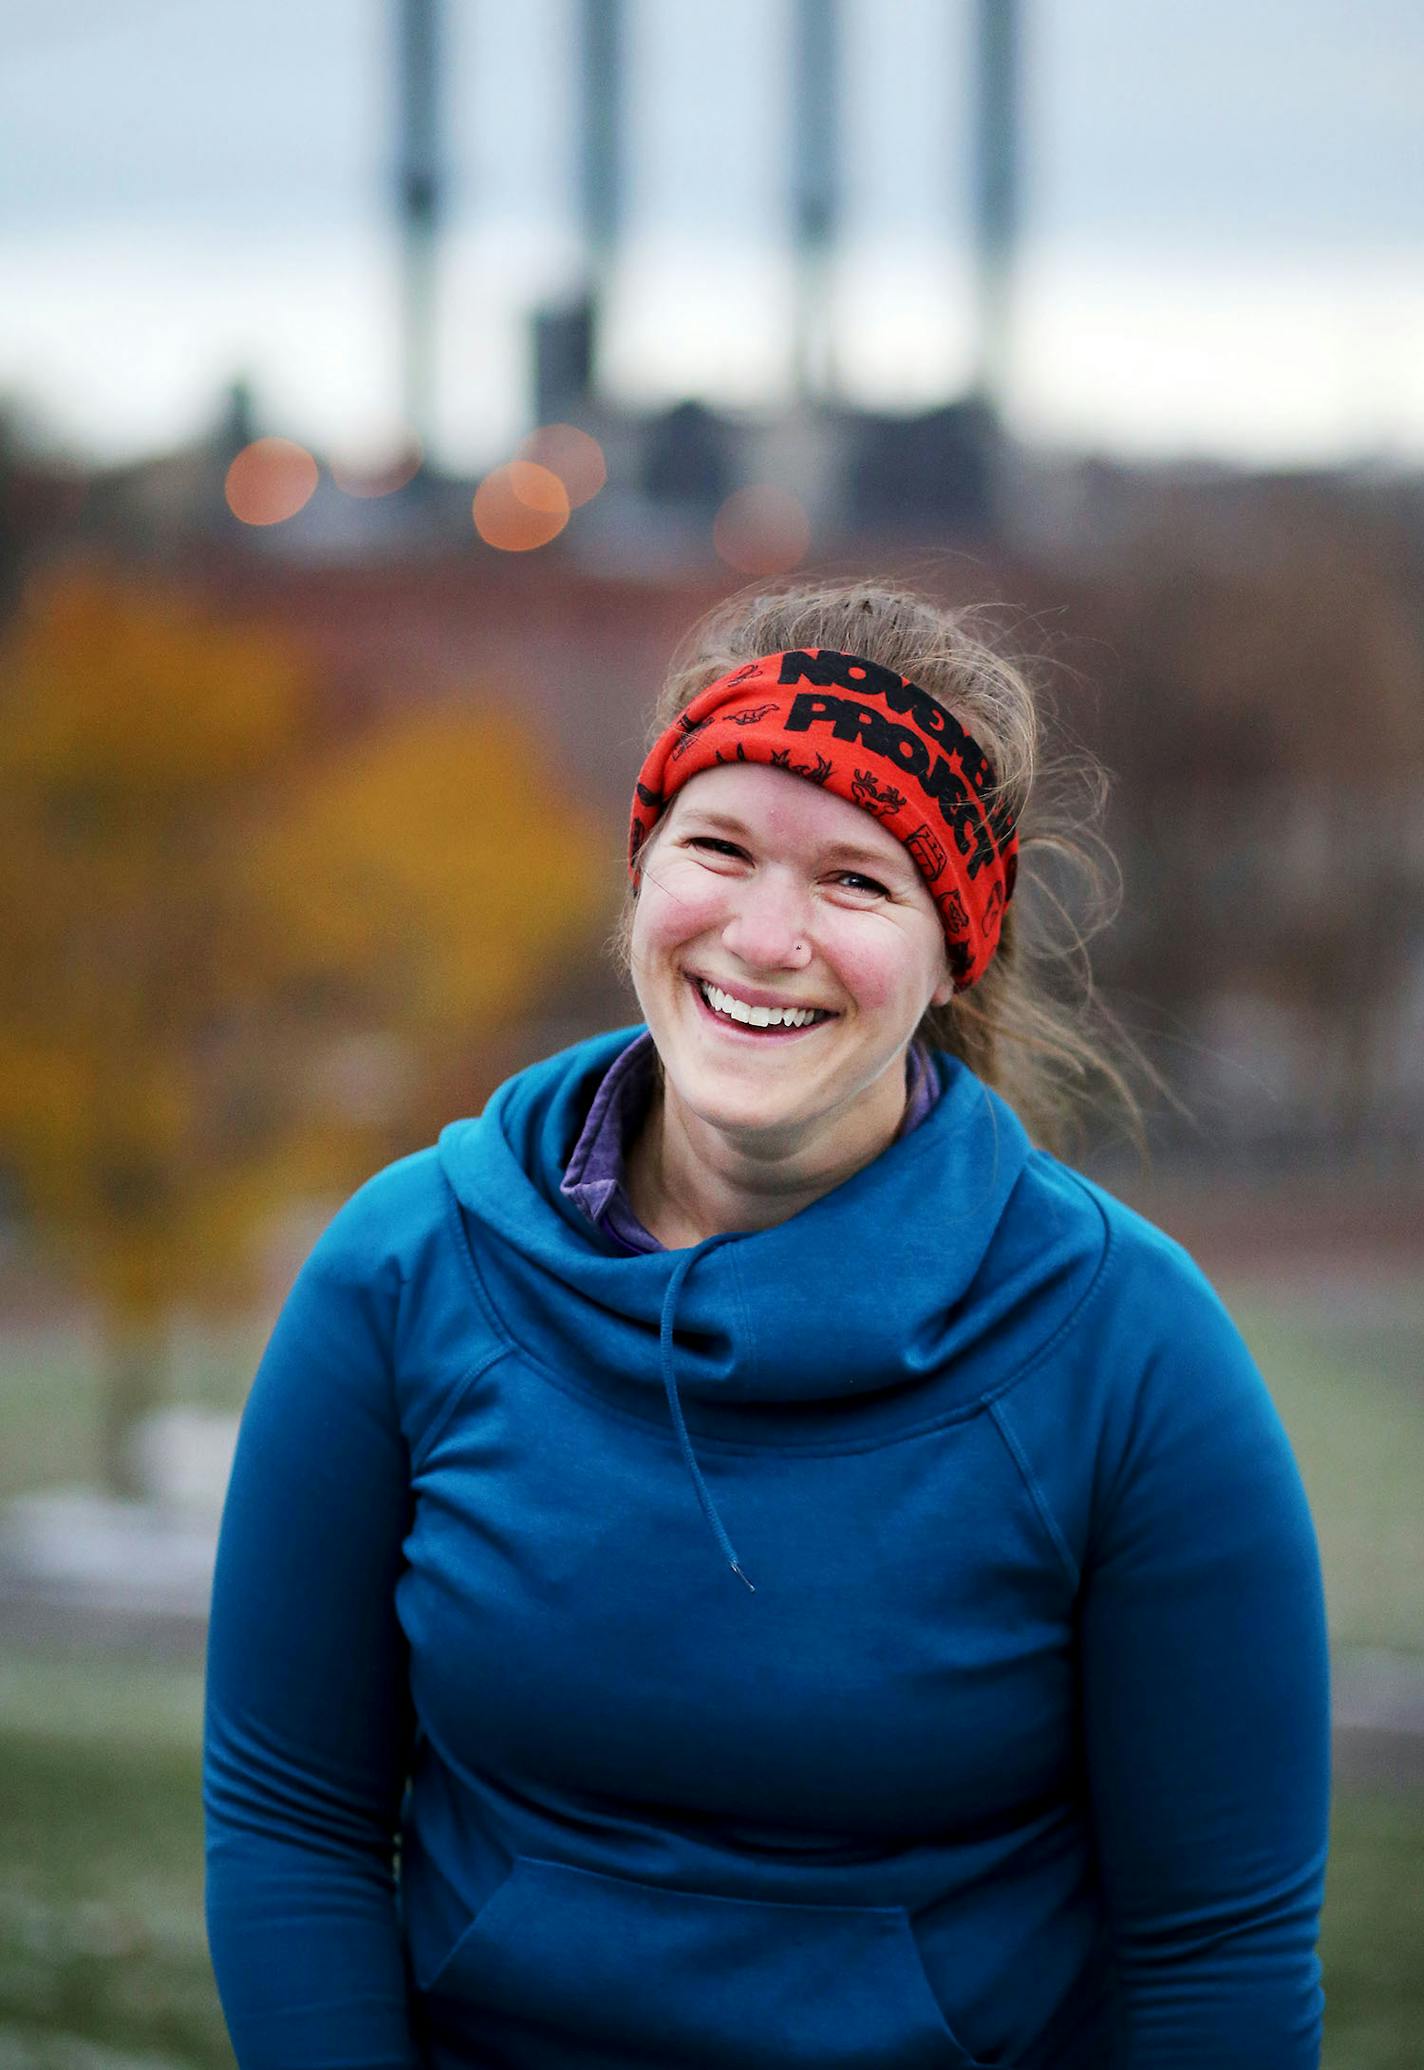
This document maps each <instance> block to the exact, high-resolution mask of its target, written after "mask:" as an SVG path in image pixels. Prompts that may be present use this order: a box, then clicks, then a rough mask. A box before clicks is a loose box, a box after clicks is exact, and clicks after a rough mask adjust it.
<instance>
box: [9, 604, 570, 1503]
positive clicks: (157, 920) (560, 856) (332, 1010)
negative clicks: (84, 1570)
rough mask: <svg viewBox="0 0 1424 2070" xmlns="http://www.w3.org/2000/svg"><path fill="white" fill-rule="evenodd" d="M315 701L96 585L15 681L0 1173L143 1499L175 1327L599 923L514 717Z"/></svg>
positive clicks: (58, 621)
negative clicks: (390, 713)
mask: <svg viewBox="0 0 1424 2070" xmlns="http://www.w3.org/2000/svg"><path fill="white" fill-rule="evenodd" d="M310 689H311V685H310V680H309V670H308V668H307V665H306V664H305V662H304V661H303V658H302V656H301V655H300V653H299V651H298V650H297V649H296V648H295V646H294V645H293V644H292V643H291V642H290V641H288V640H285V639H283V638H280V637H277V636H275V635H274V634H273V633H272V632H271V631H270V630H269V629H266V628H261V627H253V626H241V625H232V624H228V623H223V622H221V621H219V620H217V619H216V618H215V617H214V616H213V614H212V613H211V611H210V610H209V609H207V608H205V607H203V606H202V605H200V604H199V603H197V602H195V601H193V600H191V599H188V598H186V597H184V596H182V595H179V594H176V593H174V592H172V591H170V590H165V589H163V588H162V587H159V586H155V585H152V584H150V583H147V582H140V581H139V580H137V579H136V578H134V577H132V576H122V575H119V574H116V573H113V572H105V571H101V570H94V569H71V570H67V571H64V572H61V573H58V574H55V575H53V576H51V577H49V578H47V579H46V580H44V581H43V582H41V583H39V584H37V585H36V586H34V587H33V588H32V590H31V591H30V592H29V594H28V595H27V596H26V598H25V600H24V604H23V608H22V610H21V613H20V615H19V617H18V619H17V621H16V622H15V624H14V625H13V627H12V628H11V631H10V633H9V636H8V639H7V641H6V642H5V646H4V650H3V652H0V1163H3V1164H4V1166H6V1167H7V1168H8V1170H9V1172H10V1174H11V1177H12V1180H13V1181H14V1183H15V1186H16V1190H17V1191H18V1194H19V1198H20V1200H21V1203H22V1207H23V1210H24V1211H25V1212H26V1213H27V1215H28V1216H29V1218H30V1220H31V1221H32V1223H33V1225H34V1227H35V1229H36V1231H37V1232H39V1233H41V1234H42V1235H43V1236H45V1237H46V1238H47V1239H48V1240H49V1242H50V1243H51V1245H52V1246H53V1247H54V1248H55V1250H56V1251H58V1252H59V1253H60V1254H61V1255H62V1256H63V1257H64V1258H65V1260H66V1261H67V1263H68V1264H69V1266H70V1268H71V1269H72V1271H73V1272H74V1273H75V1275H76V1276H77V1278H78V1279H79V1280H80V1281H81V1282H82V1283H83V1284H84V1285H85V1286H86V1287H87V1289H88V1290H89V1292H90V1293H91V1294H92V1296H93V1297H94V1298H95V1299H96V1300H97V1302H98V1303H99V1306H100V1309H101V1312H102V1315H103V1317H104V1323H105V1338H106V1345H107V1355H106V1380H107V1385H106V1389H105V1395H104V1400H105V1423H104V1430H103V1432H102V1436H101V1456H102V1461H103V1467H104V1472H105V1475H106V1478H107V1480H108V1482H109V1484H110V1485H111V1486H112V1487H113V1488H115V1489H116V1490H119V1491H122V1490H124V1489H125V1488H126V1487H127V1486H128V1485H129V1475H130V1466H129V1447H128V1444H127V1438H128V1433H129V1432H130V1430H131V1428H132V1426H133V1423H134V1421H135V1419H136V1418H137V1417H138V1416H140V1415H141V1414H142V1413H143V1412H144V1411H145V1410H146V1409H148V1408H149V1407H150V1406H152V1405H153V1404H154V1403H155V1401H156V1400H157V1399H159V1397H160V1394H161V1391H162V1389H163V1387H164V1386H165V1384H166V1381H165V1376H164V1370H163V1364H164V1361H163V1346H164V1342H165V1339H166V1335H167V1323H168V1318H169V1316H170V1314H171V1311H172V1309H173V1308H174V1306H175V1305H176V1304H178V1303H179V1302H199V1303H202V1302H204V1301H207V1300H209V1299H211V1298H213V1297H214V1296H216V1295H217V1294H219V1293H226V1294H231V1293H232V1292H233V1291H234V1290H235V1289H237V1288H240V1287H241V1285H242V1284H243V1267H244V1264H245V1260H246V1256H247V1252H248V1248H249V1239H250V1238H251V1237H252V1235H253V1234H254V1233H255V1232H256V1231H257V1230H258V1229H259V1228H260V1227H261V1225H262V1223H263V1222H264V1221H265V1219H266V1217H267V1215H268V1214H269V1213H270V1211H271V1209H272V1207H273V1205H274V1204H275V1203H276V1202H278V1201H280V1200H281V1199H282V1198H283V1197H290V1195H291V1194H292V1193H294V1192H300V1191H302V1190H309V1189H312V1188H326V1187H331V1186H339V1185H341V1184H343V1183H346V1182H348V1181H349V1180H350V1179H351V1178H353V1177H356V1176H359V1175H360V1171H361V1169H362V1168H363V1160H366V1159H368V1158H369V1157H370V1156H371V1154H372V1152H373V1149H374V1150H379V1149H380V1148H381V1147H383V1146H384V1145H385V1144H386V1143H387V1142H388V1140H389V1139H390V1138H391V1137H392V1135H395V1136H399V1134H400V1126H401V1113H402V1111H404V1112H406V1113H407V1118H408V1116H409V1112H410V1111H412V1110H418V1108H419V1105H420V1097H419V1095H420V1087H421V1085H422V1082H423V1081H424V1080H425V1079H426V1077H427V1076H435V1077H440V1076H441V1075H442V1074H443V1075H444V1076H446V1077H448V1075H449V1072H450V1057H451V1054H452V1052H454V1053H458V1052H459V1051H460V1050H461V1049H462V1048H467V1047H468V1045H470V1044H471V1043H473V1042H477V1041H478V1039H479V1037H480V1035H481V1033H482V1032H485V1031H488V1030H490V1029H492V1028H495V1027H497V1026H498V1025H499V1024H500V1023H501V1022H503V1021H506V1020H507V1019H509V1018H510V1017H512V1016H513V1015H515V1014H516V1013H517V1012H519V1011H520V1010H521V1009H522V1008H525V1007H526V1006H527V1005H528V1003H529V1002H530V1001H531V1000H532V999H533V998H534V997H535V996H536V995H537V994H538V992H539V991H540V990H542V989H545V988H547V986H548V984H549V981H550V978H551V976H555V975H557V973H558V970H559V967H560V963H561V960H562V959H564V958H566V957H569V956H573V955H576V954H578V953H579V952H580V951H581V949H582V947H583V946H584V945H585V944H586V943H587V942H588V940H589V938H590V934H591V922H592V920H593V919H594V916H595V914H596V912H597V909H598V905H599V900H598V898H597V895H596V892H595V890H594V886H595V885H596V882H597V874H598V873H597V871H596V869H595V868H594V867H593V857H594V855H595V853H596V843H595V840H594V836H593V833H592V831H591V829H590V826H589V824H588V821H587V819H586V817H585V816H584V815H583V814H582V813H581V812H580V811H579V810H578V809H577V807H576V806H575V805H574V804H573V803H572V802H570V801H568V800H566V799H563V798H561V797H560V795H559V793H558V790H557V786H556V784H555V781H554V779H553V777H552V775H551V774H550V772H549V771H548V770H547V769H546V768H545V767H544V766H543V763H542V760H541V756H540V752H539V748H538V745H537V743H536V742H535V741H534V740H533V739H531V738H530V737H529V735H528V733H527V730H526V729H525V728H524V727H523V725H522V724H521V723H520V722H519V721H517V720H516V719H515V718H514V717H513V716H512V715H509V714H504V713H499V712H496V711H492V710H490V709H488V708H484V707H480V706H478V705H475V704H472V703H466V702H463V701H462V702H459V703H451V704H439V705H432V706H424V707H416V708H413V709H408V710H406V711H405V712H404V713H403V714H402V715H401V716H399V717H397V718H395V719H393V720H380V721H375V722H372V723H370V724H369V725H367V726H366V727H364V728H363V729H362V730H361V731H360V732H357V733H354V734H347V735H345V736H343V737H337V738H335V739H328V738H326V737H325V736H324V735H323V733H322V731H321V729H320V728H319V727H318V726H317V725H316V724H315V721H314V715H313V701H312V698H311V695H310ZM531 800H533V801H536V802H534V803H532V804H531ZM550 814H552V815H553V819H554V820H555V821H556V822H557V825H558V829H559V833H558V838H557V839H555V840H551V839H548V838H546V832H547V825H548V815H550ZM541 827H542V829H543V831H541ZM373 1070H375V1071H376V1072H377V1074H378V1075H379V1074H380V1073H381V1072H382V1071H383V1072H384V1074H385V1080H386V1083H385V1085H384V1088H383V1090H382V1092H381V1097H380V1099H378V1100H375V1101H373V1100H372V1098H371V1096H370V1093H371V1077H372V1072H373Z"/></svg>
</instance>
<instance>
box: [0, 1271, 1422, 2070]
mask: <svg viewBox="0 0 1424 2070" xmlns="http://www.w3.org/2000/svg"><path fill="white" fill-rule="evenodd" d="M1233 1306H1234V1309H1235V1312H1236V1313H1237V1315H1238V1317H1239V1319H1240V1320H1241V1322H1242V1325H1243V1327H1244V1329H1245V1331H1246V1334H1247V1336H1248V1338H1249V1339H1250V1341H1251V1343H1252V1345H1253V1348H1254V1349H1255V1350H1256V1353H1257V1355H1258V1357H1259V1359H1260V1361H1261V1365H1262V1369H1263V1371H1264V1372H1265V1374H1266V1377H1267V1379H1268V1381H1269V1383H1270V1386H1271V1389H1272V1392H1273V1394H1274V1395H1275V1398H1276V1401H1277V1403H1278V1405H1279V1407H1280V1409H1281V1413H1282V1415H1283V1417H1284V1418H1285V1422H1286V1426H1287V1428H1288V1430H1289V1431H1290V1433H1291V1437H1292V1439H1293V1442H1294V1444H1295V1448H1296V1452H1297V1455H1298V1457H1299V1458H1300V1461H1301V1465H1302V1469H1303V1471H1304V1474H1305V1479H1306V1483H1307V1486H1308V1488H1309V1491H1310V1496H1311V1501H1312V1504H1313V1506H1314V1509H1315V1514H1316V1519H1317V1523H1318V1526H1319V1530H1320V1536H1321V1545H1322V1551H1323V1554H1324V1560H1325V1569H1326V1580H1327V1589H1328V1593H1329V1597H1330V1606H1331V1616H1332V1624H1333V1628H1334V1634H1335V1640H1336V1643H1337V1645H1342V1646H1361V1647H1374V1648H1388V1649H1391V1650H1394V1651H1401V1652H1406V1653H1412V1654H1416V1655H1420V1656H1424V1634H1421V1629H1420V1602H1419V1590H1418V1579H1417V1577H1418V1576H1419V1574H1420V1572H1421V1570H1422V1569H1424V1518H1421V1515H1420V1505H1419V1503H1418V1499H1417V1491H1418V1489H1419V1488H1420V1486H1421V1485H1424V1296H1420V1295H1418V1294H1387V1293H1384V1292H1369V1293H1365V1292H1363V1291H1359V1292H1352V1293H1342V1292H1340V1291H1339V1290H1334V1291H1330V1290H1314V1291H1311V1290H1301V1291H1297V1292H1294V1293H1292V1294H1291V1295H1290V1296H1289V1297H1283V1296H1282V1297H1277V1296H1274V1295H1273V1296H1270V1297H1267V1296H1265V1295H1263V1294H1261V1293H1260V1292H1259V1291H1258V1292H1256V1293H1254V1294H1249V1295H1248V1294H1247V1293H1245V1292H1244V1291H1243V1292H1242V1293H1241V1295H1240V1296H1239V1298H1237V1299H1236V1300H1235V1301H1234V1302H1233ZM247 1355H248V1354H247V1351H246V1349H245V1348H244V1349H241V1350H239V1349H238V1348H237V1347H234V1346H226V1347H209V1348H208V1349H207V1350H206V1351H205V1352H203V1353H202V1354H201V1355H195V1354H194V1352H193V1349H192V1347H190V1348H189V1355H188V1357H187V1358H186V1359H185V1373H184V1381H183V1386H184V1392H185V1394H186V1395H187V1396H188V1397H189V1398H197V1399H205V1400H223V1399H229V1398H236V1397H237V1396H238V1395H239V1394H240V1391H241V1387H242V1385H243V1383H244V1377H245V1362H246V1358H247ZM4 1371H5V1380H4V1382H3V1384H0V1462H3V1468H0V1472H2V1473H3V1480H0V1493H3V1492H11V1491H15V1490H18V1489H21V1488H31V1487H35V1486H38V1485H41V1484H43V1483H45V1482H55V1481H62V1480H69V1479H74V1478H78V1477H80V1476H82V1474H83V1473H84V1471H85V1470H86V1467H87V1464H88V1462H89V1461H90V1460H91V1459H92V1456H93V1444H92V1431H93V1413H92V1411H93V1379H92V1352H91V1347H90V1346H89V1345H88V1343H87V1342H86V1340H85V1339H84V1338H83V1337H82V1336H81V1335H80V1334H78V1333H61V1332H54V1333H49V1332H46V1333H38V1332H35V1333H31V1334H30V1335H29V1336H27V1337H25V1338H23V1339H21V1338H17V1339H15V1340H14V1342H13V1343H12V1344H11V1345H10V1346H9V1348H8V1355H7V1356H6V1358H5V1360H4ZM200 1706H201V1686H200V1679H199V1675H198V1672H197V1670H196V1669H195V1668H194V1667H192V1666H190V1665H189V1666H179V1665H174V1664H164V1663H156V1662H139V1661H122V1660H103V1661H99V1660H92V1661H91V1660H73V1659H59V1658H42V1657H39V1656H35V1655H24V1656H15V1655H11V1656H9V1657H6V1656H5V1655H3V1654H0V1775H3V1777H4V1787H3V1791H0V2064H3V2066H4V2070H209V2066H212V2070H217V2066H221V2065H226V2066H229V2070H230V2066H231V2062H232V2058H231V2055H230V2052H229V2051H228V2048H227V2044H226V2041H225V2039H224V2035H223V2028H222V2020H221V2016H220V2014H219V2012H218V2009H217V2003H216V1998H215V1995H214V1991H213V1986H212V1980H211V1975H210V1972H209V1970H208V1966H207V1958H206V1952H205V1948H204V1940H203V1927H202V1866H201V1818H200V1809H199V1795H198V1754H197V1747H198V1732H199V1719H200ZM1422 1879H1424V1786H1415V1785H1409V1786H1404V1785H1401V1784H1398V1783H1395V1784H1388V1783H1385V1782H1383V1781H1382V1782H1380V1783H1379V1784H1377V1785H1374V1786H1370V1787H1363V1786H1361V1785H1360V1784H1359V1783H1352V1784H1351V1786H1350V1787H1349V1788H1348V1789H1345V1788H1341V1789H1340V1790H1339V1791H1338V1792H1337V1797H1336V1807H1335V1825H1334V1845H1333V1850H1332V1856H1331V1871H1330V1882H1329V1890H1328V1898H1327V1906H1326V1916H1325V1925H1324V1932H1323V1937H1322V1956H1323V1960H1324V1964H1325V1978H1326V1989H1327V1995H1328V2004H1329V2009H1328V2015H1327V2044H1326V2055H1325V2064H1326V2070H1417V2066H1418V2065H1419V2063H1420V2062H1421V2060H1424V2043H1421V2034H1424V1962H1421V1961H1420V1947H1421V1944H1424V1933H1421V1926H1424V1905H1421V1901H1420V1897H1419V1892H1420V1888H1421V1880H1422Z"/></svg>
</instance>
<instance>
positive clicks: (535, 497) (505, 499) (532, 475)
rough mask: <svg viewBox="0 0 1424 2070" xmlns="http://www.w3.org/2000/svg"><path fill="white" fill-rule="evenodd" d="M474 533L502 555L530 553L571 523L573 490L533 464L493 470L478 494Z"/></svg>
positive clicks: (521, 462) (515, 462)
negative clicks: (570, 497) (571, 494)
mask: <svg viewBox="0 0 1424 2070" xmlns="http://www.w3.org/2000/svg"><path fill="white" fill-rule="evenodd" d="M474 517H475V530H476V531H477V532H478V533H479V535H480V537H481V539H483V540H484V542H485V545H486V546H497V547H498V548H499V549H500V551H501V553H529V552H530V551H531V550H532V549H533V548H534V547H536V546H547V545H548V544H549V541H550V540H551V539H557V538H558V536H559V534H560V532H562V531H563V529H564V526H565V525H566V524H567V523H568V521H569V492H568V490H567V489H566V488H565V487H564V485H563V483H562V482H561V481H560V479H559V477H558V476H557V475H556V474H555V473H553V471H552V470H551V469H550V468H547V467H541V466H540V465H539V464H538V462H537V461H534V460H511V461H510V462H509V463H508V464H507V466H504V467H495V468H492V469H491V470H490V472H489V473H488V474H487V475H486V476H485V478H484V480H483V481H482V482H481V483H480V485H479V487H478V488H477V489H476V491H475V502H474Z"/></svg>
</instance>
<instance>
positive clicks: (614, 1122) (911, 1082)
mask: <svg viewBox="0 0 1424 2070" xmlns="http://www.w3.org/2000/svg"><path fill="white" fill-rule="evenodd" d="M656 1068H657V1051H656V1050H655V1049H654V1047H653V1038H652V1036H651V1035H649V1034H647V1033H646V1032H645V1033H643V1034H642V1035H636V1036H635V1037H634V1038H633V1040H632V1041H631V1042H630V1043H629V1044H628V1047H627V1048H626V1049H623V1050H620V1051H619V1052H618V1055H617V1056H616V1057H615V1058H614V1059H613V1062H612V1063H611V1064H610V1065H609V1067H608V1069H607V1070H606V1071H605V1072H604V1074H603V1078H602V1080H601V1082H600V1084H599V1087H598V1091H597V1092H596V1093H595V1094H594V1096H593V1105H592V1106H591V1107H590V1108H589V1110H588V1119H587V1121H586V1122H585V1123H584V1125H583V1129H582V1131H581V1133H580V1135H579V1139H578V1141H577V1142H576V1143H575V1144H574V1148H573V1155H572V1156H571V1157H570V1159H569V1161H568V1165H567V1167H566V1168H565V1171H564V1177H563V1182H562V1184H561V1185H560V1187H559V1191H560V1192H561V1193H563V1194H564V1195H566V1196H567V1198H568V1199H569V1200H572V1201H574V1202H575V1203H576V1204H577V1206H578V1207H580V1208H581V1209H582V1210H583V1212H584V1214H586V1215H587V1216H588V1219H589V1221H590V1222H592V1224H593V1226H594V1228H595V1229H597V1230H598V1231H599V1233H600V1235H603V1236H606V1237H607V1238H608V1241H609V1242H610V1243H611V1244H613V1245H614V1246H615V1248H616V1249H618V1250H621V1251H626V1252H628V1253H629V1254H630V1255H633V1254H639V1253H645V1252H649V1251H660V1250H662V1249H663V1245H662V1244H660V1243H659V1242H658V1240H657V1238H656V1237H655V1236H653V1235H652V1234H651V1233H650V1232H649V1231H648V1230H646V1229H645V1228H644V1227H643V1225H642V1223H641V1222H640V1221H639V1220H638V1217H637V1216H636V1215H635V1214H634V1212H633V1210H632V1207H631V1206H630V1205H629V1201H628V1193H627V1188H626V1185H625V1183H624V1182H625V1178H626V1173H627V1160H628V1152H629V1150H630V1149H631V1148H632V1146H633V1138H634V1137H635V1136H636V1135H637V1133H638V1130H639V1128H640V1127H641V1126H642V1121H643V1116H644V1115H645V1114H646V1113H647V1111H648V1101H649V1100H650V1099H651V1098H652V1093H653V1084H654V1074H655V1071H656ZM905 1091H906V1101H905V1118H904V1120H903V1121H902V1122H901V1123H900V1127H899V1130H898V1134H899V1135H901V1136H907V1135H909V1133H910V1131H911V1129H916V1128H918V1127H919V1125H920V1123H921V1122H922V1121H923V1120H924V1119H925V1116H926V1115H927V1114H928V1113H929V1111H930V1109H931V1108H932V1107H933V1106H934V1103H935V1101H936V1100H937V1099H938V1098H939V1080H938V1078H937V1077H936V1076H935V1070H934V1065H933V1064H932V1063H931V1062H930V1053H929V1051H928V1050H927V1049H926V1048H925V1046H924V1044H923V1043H922V1042H912V1043H911V1044H910V1047H909V1049H908V1050H907V1052H906V1055H905Z"/></svg>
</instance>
